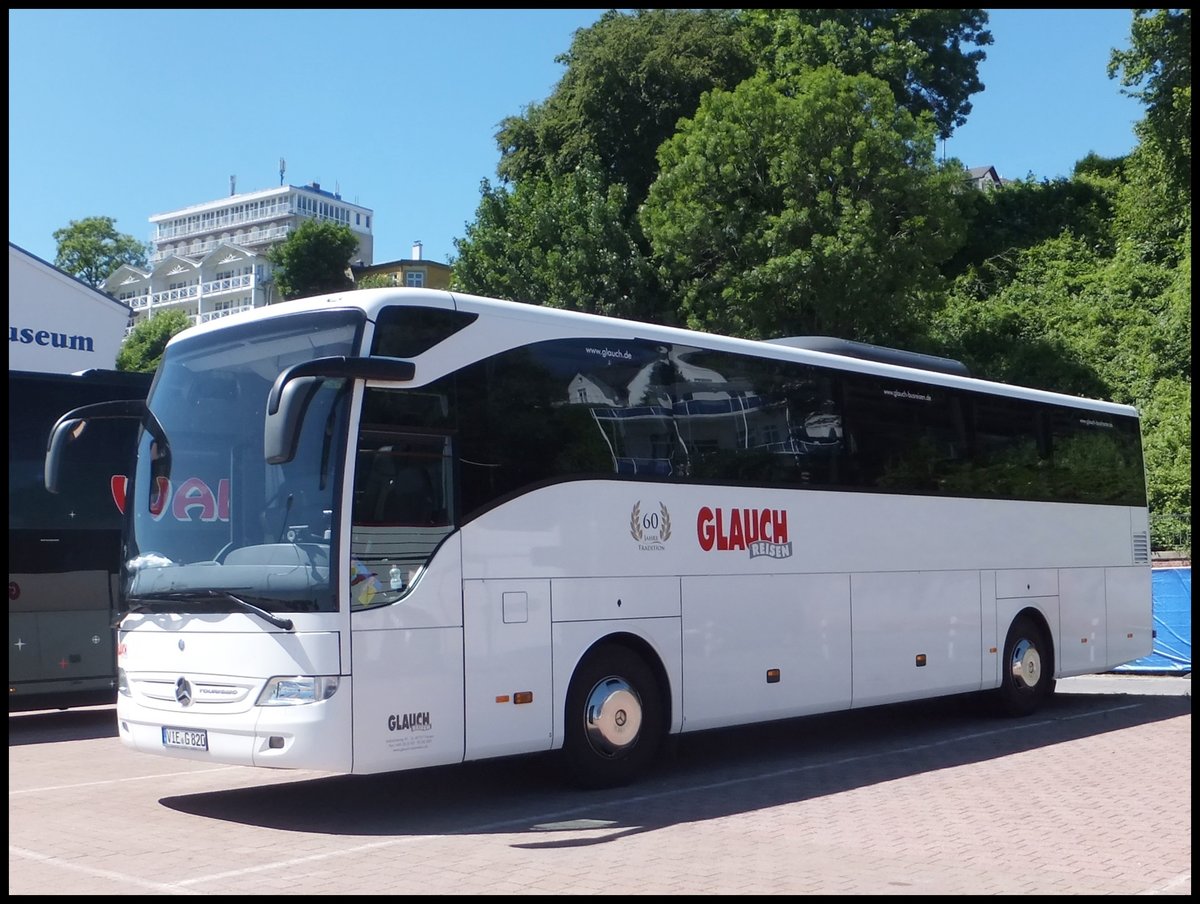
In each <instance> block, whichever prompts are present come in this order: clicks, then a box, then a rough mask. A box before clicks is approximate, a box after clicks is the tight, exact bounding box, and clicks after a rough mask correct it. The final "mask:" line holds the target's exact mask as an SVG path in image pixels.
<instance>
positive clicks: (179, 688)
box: [175, 676, 192, 706]
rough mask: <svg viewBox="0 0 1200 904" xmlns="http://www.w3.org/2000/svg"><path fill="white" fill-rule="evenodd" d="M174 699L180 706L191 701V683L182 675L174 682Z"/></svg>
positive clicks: (186, 704)
mask: <svg viewBox="0 0 1200 904" xmlns="http://www.w3.org/2000/svg"><path fill="white" fill-rule="evenodd" d="M175 699H176V700H177V701H179V705H180V706H190V705H191V703H192V684H191V682H190V681H188V680H187V679H186V678H184V677H182V676H181V677H180V678H179V680H177V681H176V682H175Z"/></svg>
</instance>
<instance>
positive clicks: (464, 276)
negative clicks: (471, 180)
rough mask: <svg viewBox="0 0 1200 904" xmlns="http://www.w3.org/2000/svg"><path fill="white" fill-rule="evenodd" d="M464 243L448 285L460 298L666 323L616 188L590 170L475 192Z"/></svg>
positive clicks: (666, 314)
mask: <svg viewBox="0 0 1200 904" xmlns="http://www.w3.org/2000/svg"><path fill="white" fill-rule="evenodd" d="M480 191H481V195H482V199H481V202H480V205H479V209H478V213H477V215H476V220H475V223H473V224H471V225H470V226H468V228H467V235H466V238H464V239H462V240H459V241H456V243H455V245H456V248H457V251H458V254H457V257H456V258H455V261H454V280H455V285H457V286H459V287H461V288H462V289H463V290H464V291H467V292H476V293H481V294H494V295H499V296H500V297H502V298H509V299H513V300H515V301H525V302H531V303H534V304H544V305H547V306H549V307H555V308H563V309H565V310H570V311H587V312H589V313H598V314H608V315H613V316H621V317H629V318H631V319H636V320H648V321H661V320H664V319H669V318H670V316H671V310H670V308H669V306H667V305H665V304H664V303H663V301H662V296H661V292H660V291H659V290H658V288H657V283H656V280H655V275H654V272H653V268H652V267H651V265H650V263H649V261H648V260H647V259H646V257H645V256H644V255H643V253H642V251H641V249H640V247H639V238H640V233H637V232H631V231H630V229H629V227H628V225H627V220H626V218H625V214H624V209H625V204H626V194H625V190H624V188H623V187H620V186H611V187H609V188H607V189H605V188H604V180H603V178H602V177H601V176H600V174H599V172H598V169H597V167H596V166H594V165H591V166H589V165H586V164H585V165H582V166H580V167H579V168H578V169H576V170H575V171H574V172H571V173H566V174H564V175H561V176H557V177H537V178H535V177H529V178H526V179H524V180H522V182H521V183H520V184H519V185H517V186H516V187H515V188H513V189H512V190H507V189H504V188H500V187H493V186H492V185H491V184H490V183H489V182H488V181H487V180H484V182H483V183H482V185H481V190H480Z"/></svg>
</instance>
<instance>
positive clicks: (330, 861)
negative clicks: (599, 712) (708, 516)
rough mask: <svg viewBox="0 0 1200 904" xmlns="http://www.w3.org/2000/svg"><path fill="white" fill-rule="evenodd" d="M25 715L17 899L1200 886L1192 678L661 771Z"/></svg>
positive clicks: (688, 762) (104, 711)
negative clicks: (204, 734) (267, 743)
mask: <svg viewBox="0 0 1200 904" xmlns="http://www.w3.org/2000/svg"><path fill="white" fill-rule="evenodd" d="M113 719H114V714H113V709H112V708H111V707H99V708H94V709H90V710H76V711H70V712H51V713H33V714H26V715H21V716H10V717H9V880H8V884H9V894H10V895H23V894H63V895H67V894H71V895H101V894H124V895H130V894H133V895H137V894H146V895H154V894H175V895H216V894H242V895H258V894H279V893H284V894H287V893H306V894H314V895H315V894H435V895H437V894H499V895H513V894H617V893H619V894H892V895H915V894H924V895H930V894H1121V895H1123V894H1150V895H1155V894H1160V895H1190V894H1191V857H1192V840H1191V697H1190V678H1186V677H1173V678H1169V679H1165V678H1157V679H1146V678H1143V677H1142V676H1106V677H1101V678H1091V679H1070V680H1068V681H1065V682H1060V693H1059V694H1057V695H1056V696H1055V697H1054V698H1053V699H1052V701H1051V702H1050V704H1049V705H1048V706H1046V707H1045V708H1044V709H1043V710H1042V711H1041V712H1039V713H1038V714H1037V715H1036V716H1034V717H1032V718H1029V719H1025V720H1018V721H1009V720H1000V719H996V718H995V717H991V716H987V715H984V714H983V713H982V712H981V711H980V709H979V706H978V701H977V700H975V699H974V698H969V697H968V698H956V699H952V700H946V701H939V702H936V703H923V704H904V705H900V706H891V707H881V708H877V709H873V710H865V711H859V712H854V713H841V714H837V715H831V716H819V717H810V718H807V719H798V720H790V721H787V722H779V723H774V724H772V725H766V726H758V727H755V728H751V729H744V730H740V731H720V732H707V733H703V734H698V735H693V736H687V737H685V738H683V739H682V740H681V741H680V742H679V743H678V744H677V745H675V747H676V749H675V750H674V752H673V754H672V756H671V757H670V758H669V759H668V760H667V761H665V762H664V763H662V764H661V766H660V767H659V768H657V769H656V770H655V771H654V773H653V774H651V775H649V776H647V777H646V778H645V779H644V780H643V781H641V782H639V783H637V784H635V785H633V786H630V787H628V788H624V789H618V790H610V791H596V792H579V791H575V790H569V789H567V788H565V787H564V786H563V785H562V784H561V783H560V782H559V780H558V778H557V775H556V773H555V771H554V770H553V768H552V763H551V761H550V760H549V758H546V757H531V758H524V759H514V760H506V761H496V762H490V763H474V764H466V765H463V766H458V767H452V768H439V769H430V770H424V771H422V772H412V773H400V774H395V775H389V776H360V777H354V776H350V777H344V776H325V775H320V774H317V773H295V772H270V771H261V770H254V769H248V768H244V767H223V766H209V765H205V764H202V763H190V762H182V761H175V760H168V759H160V758H156V757H147V756H144V755H139V754H134V753H132V752H130V751H127V750H126V749H125V748H124V747H122V746H121V744H120V742H119V741H118V740H117V738H116V731H115V727H114V725H113Z"/></svg>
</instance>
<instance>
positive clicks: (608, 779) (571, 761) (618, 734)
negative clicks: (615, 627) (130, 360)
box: [563, 644, 664, 788]
mask: <svg viewBox="0 0 1200 904" xmlns="http://www.w3.org/2000/svg"><path fill="white" fill-rule="evenodd" d="M663 733H664V726H663V706H662V698H661V693H660V690H659V687H658V682H657V681H656V680H655V678H654V673H653V672H652V671H651V670H650V668H649V667H648V666H647V665H646V663H645V662H644V661H643V660H642V658H641V657H640V656H638V655H637V654H636V653H634V652H633V651H632V650H629V649H627V648H625V647H621V646H616V645H611V644H610V645H605V646H602V647H599V648H597V649H596V650H594V651H593V652H592V653H591V654H590V655H589V656H588V657H587V658H586V659H585V660H584V661H583V662H582V663H581V664H580V666H579V668H578V669H576V671H575V675H574V677H573V678H572V679H571V685H570V688H569V689H568V691H567V705H566V726H565V737H564V739H563V760H564V763H565V766H566V771H567V777H568V779H569V780H570V781H571V782H572V783H574V784H576V785H579V786H581V787H585V788H610V787H615V786H618V785H623V784H626V783H628V782H630V781H632V780H633V779H634V778H636V777H637V776H638V775H640V774H641V773H643V772H644V771H645V770H646V769H647V768H648V767H649V766H650V764H651V763H652V762H653V760H654V757H655V755H656V754H657V753H658V748H659V746H660V745H661V743H662V738H663Z"/></svg>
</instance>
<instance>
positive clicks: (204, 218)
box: [100, 179, 374, 329]
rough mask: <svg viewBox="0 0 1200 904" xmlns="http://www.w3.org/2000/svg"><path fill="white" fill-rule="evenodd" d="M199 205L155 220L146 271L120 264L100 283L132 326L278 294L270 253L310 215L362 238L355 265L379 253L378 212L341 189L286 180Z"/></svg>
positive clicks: (211, 314) (223, 311)
mask: <svg viewBox="0 0 1200 904" xmlns="http://www.w3.org/2000/svg"><path fill="white" fill-rule="evenodd" d="M230 182H231V185H230V188H231V192H230V194H229V196H228V197H225V198H221V199H220V200H217V201H208V202H206V203H204V204H196V205H193V206H191V207H185V208H182V209H181V210H173V211H169V212H167V213H160V214H156V215H154V216H152V217H151V218H150V223H151V224H152V226H153V227H154V233H153V236H152V237H151V243H152V245H153V251H152V252H151V254H150V259H149V269H148V270H143V269H142V268H140V267H132V266H130V265H128V264H123V265H122V266H121V267H119V268H118V269H117V270H116V271H115V272H114V273H113V274H112V275H111V276H109V277H108V279H106V280H105V281H104V282H103V283H102V284H101V287H100V288H101V289H103V290H104V291H105V292H107V293H108V294H109V295H111V296H112V297H114V298H116V299H117V300H118V301H121V302H123V303H124V304H127V305H128V306H129V307H130V308H131V309H132V311H133V320H132V323H131V325H130V329H132V327H133V325H134V324H136V323H138V322H139V321H141V320H144V319H146V318H147V317H151V316H153V315H154V314H156V313H158V312H159V311H164V310H172V309H180V310H183V311H185V312H186V313H187V314H188V316H189V317H191V318H192V322H193V323H204V322H205V321H208V320H212V319H214V318H217V317H224V316H226V315H228V314H233V313H235V312H237V311H242V310H246V309H247V308H257V307H261V306H263V305H266V304H270V303H271V302H273V301H279V300H280V299H279V298H278V297H277V296H275V295H273V294H272V290H273V289H274V284H273V281H272V279H271V264H270V262H269V261H268V260H267V251H268V250H269V249H270V248H271V247H272V246H273V245H277V244H279V243H280V242H282V241H283V240H285V239H286V238H287V237H288V236H289V235H290V234H291V233H292V232H293V231H294V230H295V229H296V228H297V227H298V226H299V225H300V224H301V223H302V222H304V221H305V220H309V219H312V220H330V221H333V222H335V223H341V224H343V225H345V226H348V227H349V228H350V231H351V232H353V233H354V235H355V237H356V238H357V239H358V250H357V251H356V253H355V254H354V260H355V264H356V265H370V264H371V263H372V260H373V254H374V238H373V236H372V233H371V219H372V217H373V216H374V211H372V210H371V209H370V208H368V207H361V206H359V205H358V204H351V203H350V202H348V201H346V200H343V198H342V196H341V195H340V194H339V193H337V192H329V191H326V190H325V189H323V188H321V186H320V184H319V183H317V182H313V183H311V184H310V185H281V186H279V187H278V188H269V189H266V190H263V191H255V192H249V193H245V194H235V193H233V191H232V189H233V185H234V182H233V180H232V179H231V180H230Z"/></svg>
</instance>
